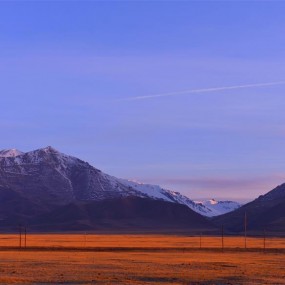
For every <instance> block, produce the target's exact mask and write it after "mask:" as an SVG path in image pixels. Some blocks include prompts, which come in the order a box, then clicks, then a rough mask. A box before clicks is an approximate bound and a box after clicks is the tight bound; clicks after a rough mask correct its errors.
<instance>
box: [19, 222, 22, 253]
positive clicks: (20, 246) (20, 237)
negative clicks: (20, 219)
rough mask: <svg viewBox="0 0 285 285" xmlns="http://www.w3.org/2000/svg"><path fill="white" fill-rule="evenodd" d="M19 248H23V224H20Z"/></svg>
mask: <svg viewBox="0 0 285 285" xmlns="http://www.w3.org/2000/svg"><path fill="white" fill-rule="evenodd" d="M19 248H20V249H21V248H22V225H21V224H20V225H19Z"/></svg>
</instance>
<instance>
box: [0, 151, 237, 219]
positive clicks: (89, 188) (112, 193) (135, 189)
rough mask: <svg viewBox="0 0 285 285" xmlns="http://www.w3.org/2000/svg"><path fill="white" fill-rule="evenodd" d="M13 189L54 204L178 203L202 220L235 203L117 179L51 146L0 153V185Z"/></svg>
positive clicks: (221, 211) (220, 212)
mask: <svg viewBox="0 0 285 285" xmlns="http://www.w3.org/2000/svg"><path fill="white" fill-rule="evenodd" d="M1 183H2V184H3V185H4V184H5V185H13V187H15V189H16V191H19V192H22V191H23V185H24V186H25V187H24V188H25V193H23V194H24V195H30V196H31V197H35V198H36V199H43V197H46V199H49V200H50V201H54V200H55V199H56V200H57V201H58V203H67V202H71V201H74V200H94V201H101V200H104V199H113V198H118V197H128V196H136V197H141V198H149V199H153V200H162V201H166V202H171V203H178V204H182V205H185V206H187V207H189V208H190V209H192V210H194V211H195V212H197V213H199V214H202V215H204V216H208V217H212V216H217V215H220V214H224V213H227V212H230V211H232V210H234V209H236V208H238V205H237V203H235V202H230V201H226V202H221V201H219V202H218V201H216V200H214V199H211V200H209V201H202V202H195V201H193V200H191V199H189V198H188V197H187V196H185V195H182V194H181V193H179V192H176V191H171V190H167V189H164V188H162V187H160V186H158V185H151V184H143V183H140V182H137V181H131V180H126V179H120V178H116V177H113V176H110V175H108V174H105V173H103V172H102V171H100V170H98V169H96V168H95V167H93V166H91V165H90V164H88V163H87V162H84V161H82V160H80V159H78V158H76V157H73V156H69V155H66V154H64V153H61V152H59V151H58V150H56V149H54V148H53V147H51V146H48V147H45V148H41V149H37V150H34V151H30V152H26V153H23V152H20V151H17V150H3V151H1V152H0V184H1Z"/></svg>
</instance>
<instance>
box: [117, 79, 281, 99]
mask: <svg viewBox="0 0 285 285" xmlns="http://www.w3.org/2000/svg"><path fill="white" fill-rule="evenodd" d="M283 84H285V81H278V82H268V83H257V84H246V85H235V86H224V87H214V88H204V89H190V90H184V91H178V92H171V93H161V94H152V95H144V96H137V97H127V98H122V99H119V101H135V100H145V99H152V98H158V97H168V96H177V95H183V94H192V93H204V92H215V91H224V90H234V89H243V88H254V87H266V86H274V85H283Z"/></svg>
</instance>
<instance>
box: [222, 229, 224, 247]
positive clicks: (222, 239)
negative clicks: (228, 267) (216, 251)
mask: <svg viewBox="0 0 285 285" xmlns="http://www.w3.org/2000/svg"><path fill="white" fill-rule="evenodd" d="M222 251H223V252H224V225H222Z"/></svg>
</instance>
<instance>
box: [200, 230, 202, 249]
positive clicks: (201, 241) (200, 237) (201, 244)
mask: <svg viewBox="0 0 285 285" xmlns="http://www.w3.org/2000/svg"><path fill="white" fill-rule="evenodd" d="M201 248H202V233H200V249H201Z"/></svg>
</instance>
